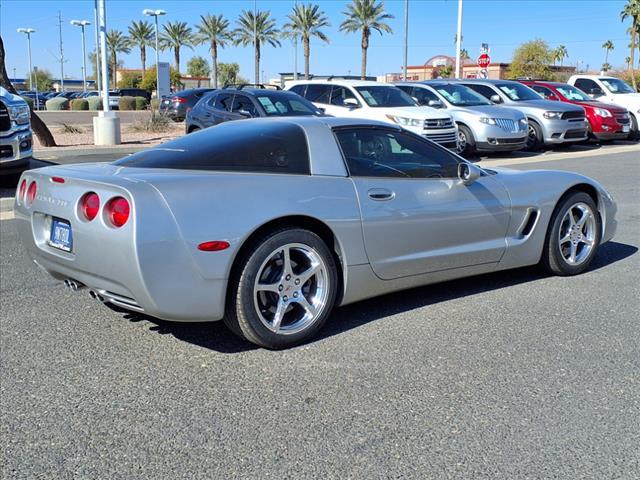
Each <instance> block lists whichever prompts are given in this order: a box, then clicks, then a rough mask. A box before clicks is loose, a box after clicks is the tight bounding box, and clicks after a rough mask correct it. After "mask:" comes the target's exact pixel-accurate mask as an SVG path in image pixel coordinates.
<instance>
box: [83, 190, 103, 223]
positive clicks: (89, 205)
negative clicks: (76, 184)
mask: <svg viewBox="0 0 640 480" xmlns="http://www.w3.org/2000/svg"><path fill="white" fill-rule="evenodd" d="M80 209H81V210H82V214H83V215H84V218H86V219H87V220H89V221H91V220H93V219H94V218H96V215H98V211H99V210H100V197H99V196H98V194H97V193H95V192H89V193H85V194H84V195H83V196H82V198H81V199H80Z"/></svg>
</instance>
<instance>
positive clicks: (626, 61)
mask: <svg viewBox="0 0 640 480" xmlns="http://www.w3.org/2000/svg"><path fill="white" fill-rule="evenodd" d="M624 63H626V64H627V70H629V65H630V64H631V57H625V58H624Z"/></svg>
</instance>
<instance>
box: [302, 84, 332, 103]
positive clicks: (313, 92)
mask: <svg viewBox="0 0 640 480" xmlns="http://www.w3.org/2000/svg"><path fill="white" fill-rule="evenodd" d="M330 90H331V85H324V84H321V83H319V84H316V83H310V84H308V85H307V92H306V93H305V94H304V98H306V99H307V100H309V101H310V102H317V103H326V104H328V103H329V91H330Z"/></svg>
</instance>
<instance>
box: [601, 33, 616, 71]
mask: <svg viewBox="0 0 640 480" xmlns="http://www.w3.org/2000/svg"><path fill="white" fill-rule="evenodd" d="M602 48H604V51H605V55H604V65H602V68H603V70H604V71H605V72H607V71H609V68H606V69H605V68H604V67H605V65H609V51H611V50H613V49H614V48H615V47H614V45H613V42H612V41H611V40H607V41H606V42H604V43H603V44H602Z"/></svg>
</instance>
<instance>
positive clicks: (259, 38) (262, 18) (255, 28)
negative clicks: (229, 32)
mask: <svg viewBox="0 0 640 480" xmlns="http://www.w3.org/2000/svg"><path fill="white" fill-rule="evenodd" d="M270 15H271V12H269V11H266V12H255V14H254V12H250V11H247V10H243V11H242V14H241V15H240V17H239V18H238V20H237V21H236V23H237V24H238V28H236V29H235V30H234V32H233V34H234V37H235V40H234V42H233V43H234V44H236V45H242V46H243V47H246V46H247V45H254V46H255V83H260V46H261V45H264V44H265V43H268V44H269V45H271V46H272V47H279V46H280V45H281V44H280V40H278V36H279V35H280V30H278V29H277V28H276V21H275V20H274V19H273V18H270Z"/></svg>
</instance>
